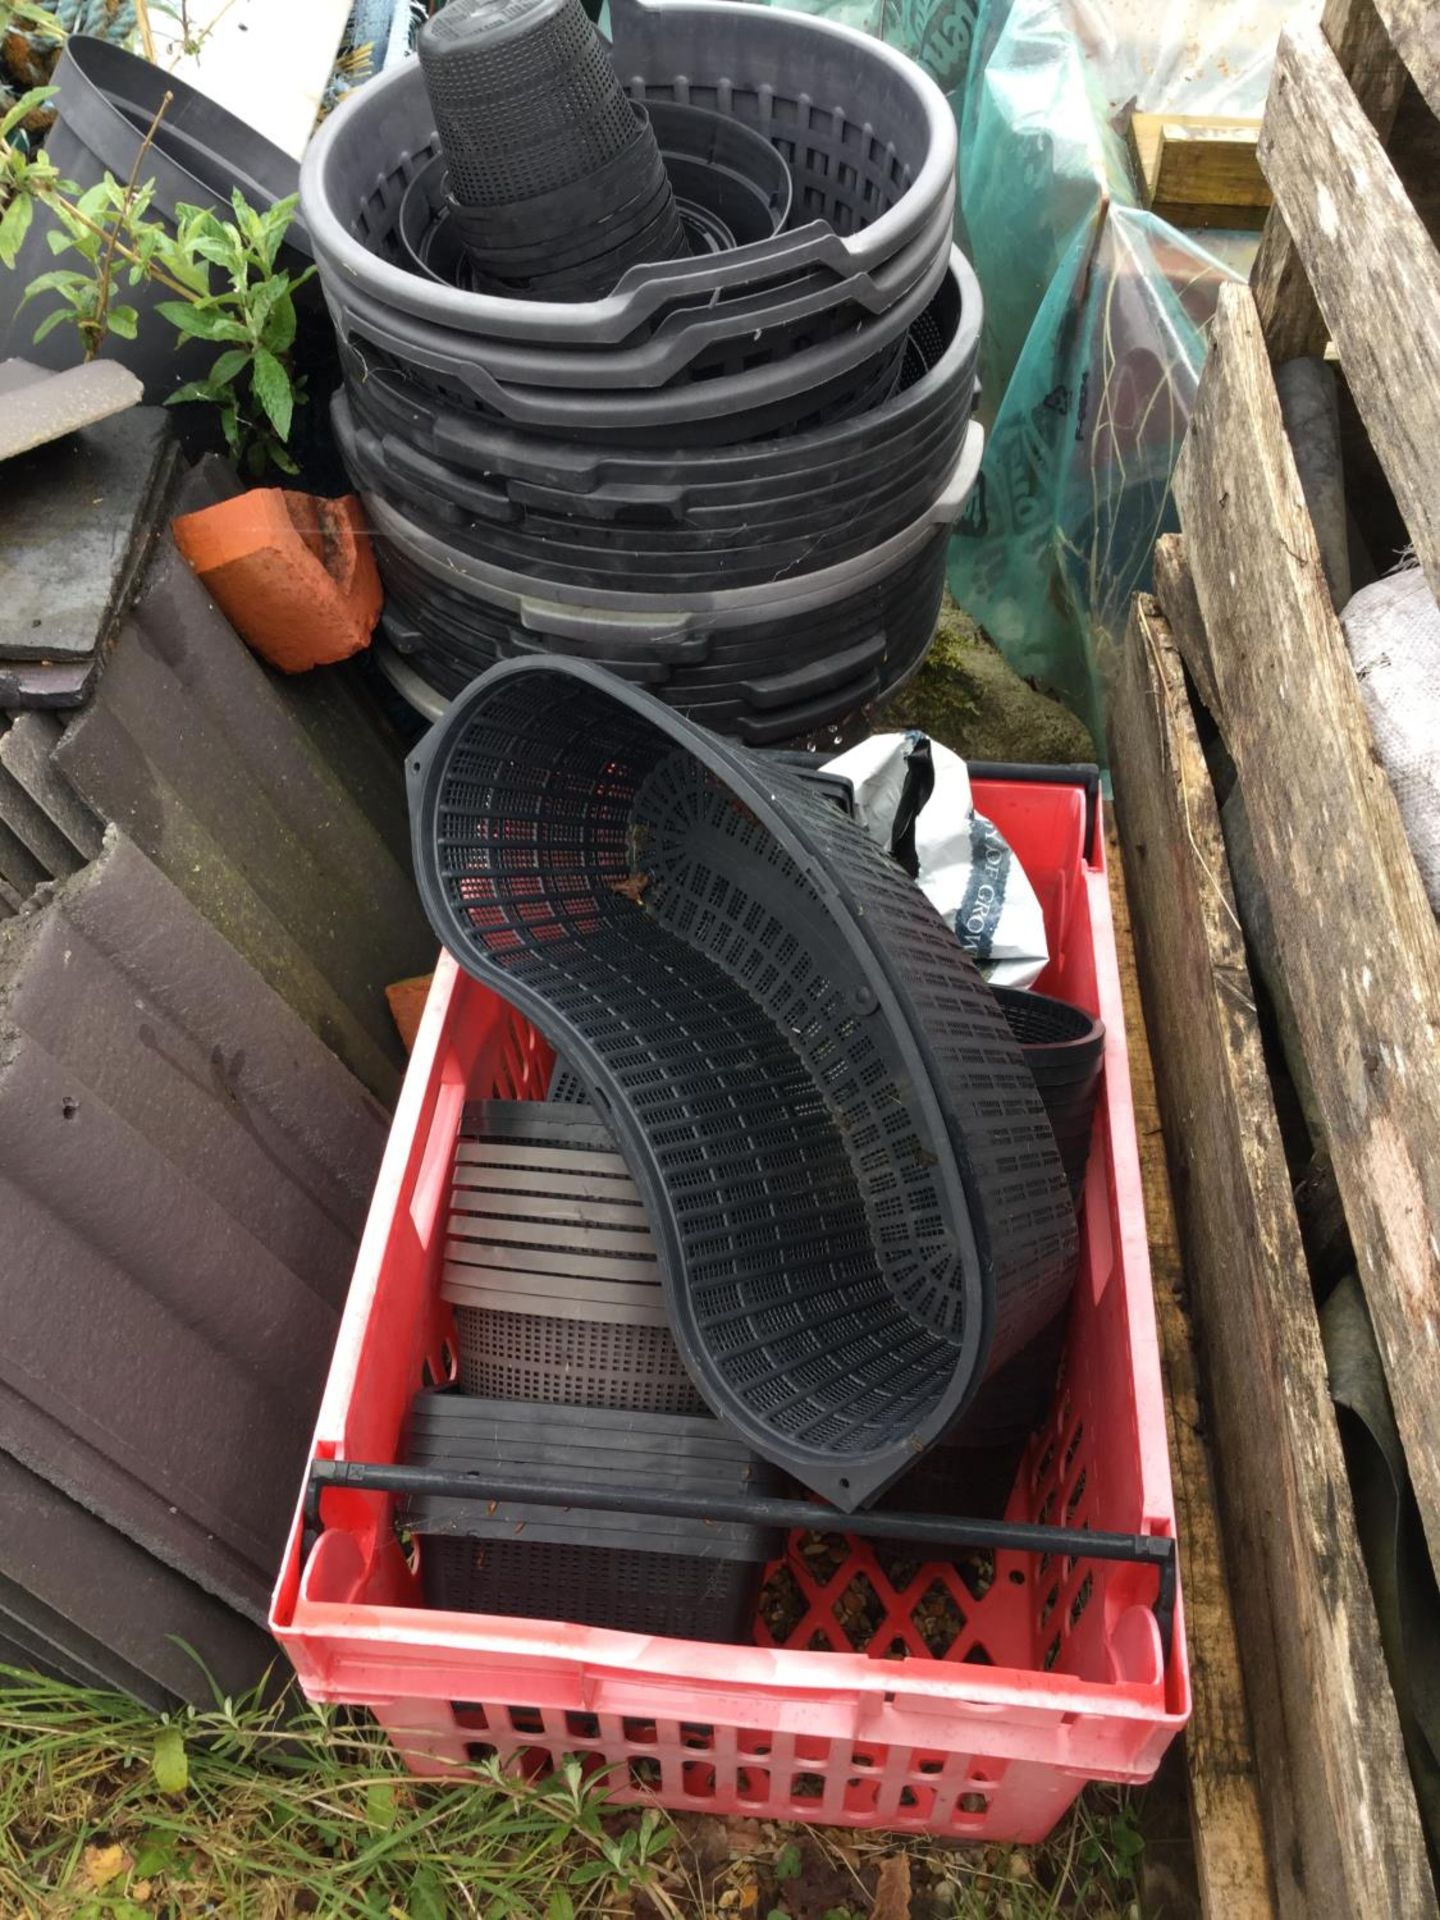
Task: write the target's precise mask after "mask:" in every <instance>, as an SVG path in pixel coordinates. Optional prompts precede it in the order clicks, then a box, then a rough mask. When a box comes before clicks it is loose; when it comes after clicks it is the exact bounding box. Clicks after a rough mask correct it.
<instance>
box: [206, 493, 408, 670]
mask: <svg viewBox="0 0 1440 1920" xmlns="http://www.w3.org/2000/svg"><path fill="white" fill-rule="evenodd" d="M172 531H173V532H174V535H175V540H176V544H177V545H178V546H179V548H180V551H181V552H182V553H183V554H184V556H185V558H186V559H187V560H188V561H189V562H190V565H191V566H192V567H193V568H194V570H195V572H196V573H197V574H198V575H199V577H200V579H201V580H202V581H203V582H204V583H205V586H206V588H207V589H208V591H209V592H210V594H211V595H212V596H213V598H214V600H215V602H216V604H217V606H218V607H219V608H220V610H221V612H222V613H223V614H224V615H225V617H226V619H227V620H229V622H230V624H231V625H232V626H233V627H234V628H235V630H236V632H237V633H239V634H240V635H241V636H242V637H243V638H244V639H245V640H246V641H248V643H249V644H250V645H251V646H252V647H253V648H254V649H255V651H256V653H258V654H259V655H260V656H261V658H262V659H264V660H268V661H269V662H270V664H271V666H274V667H279V668H281V669H282V670H283V671H284V672H286V673H304V672H305V671H306V669H307V668H309V667H319V666H324V665H326V664H327V663H328V662H330V661H332V660H344V659H346V658H348V657H349V655H350V654H352V653H358V652H359V651H360V649H361V648H362V647H367V646H369V644H370V635H371V634H372V632H373V631H374V628H375V622H376V621H377V620H378V619H379V618H380V608H381V605H382V604H383V601H384V593H383V590H382V588H381V586H380V576H379V574H378V573H377V572H376V570H375V556H374V554H373V553H372V552H371V550H370V536H369V534H368V532H367V531H366V528H365V523H364V514H363V510H362V508H361V505H360V502H359V501H358V500H357V499H356V498H355V496H354V495H353V494H347V495H346V496H345V498H344V499H343V500H322V499H320V498H319V497H318V496H317V495H315V494H312V493H292V492H290V491H289V490H288V489H286V488H283V487H255V488H252V489H251V491H250V492H249V493H242V494H239V495H237V496H236V498H235V499H233V500H222V501H220V502H219V503H218V504H217V505H216V506H213V507H203V508H201V510H200V511H199V512H198V513H186V514H182V515H181V516H180V518H179V519H178V520H176V521H175V522H174V523H173V527H172Z"/></svg>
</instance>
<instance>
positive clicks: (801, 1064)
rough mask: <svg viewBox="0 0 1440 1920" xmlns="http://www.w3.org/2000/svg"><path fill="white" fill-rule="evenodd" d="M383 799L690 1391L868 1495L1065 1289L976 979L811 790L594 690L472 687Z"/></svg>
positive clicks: (1033, 1113) (573, 669) (531, 672)
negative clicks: (658, 1280) (658, 1296)
mask: <svg viewBox="0 0 1440 1920" xmlns="http://www.w3.org/2000/svg"><path fill="white" fill-rule="evenodd" d="M410 779H411V806H412V821H413V830H414V842H415V858H416V871H417V876H418V879H419V883H420V888H421V892H422V896H423V898H424V900H425V904H426V908H427V911H428V912H429V914H430V917H431V921H432V923H433V925H434V926H435V928H436V930H437V932H438V933H439V935H440V938H441V939H442V940H443V941H444V943H445V944H446V946H447V947H449V949H450V950H451V952H452V953H454V955H455V957H456V958H457V960H458V961H459V962H460V964H461V965H462V966H464V967H466V968H467V969H468V970H469V971H470V972H471V973H472V974H474V975H475V976H476V977H477V978H479V979H482V980H484V981H485V982H487V983H488V984H490V985H491V986H493V987H495V988H496V989H497V990H498V991H499V992H500V993H502V994H503V995H504V996H505V997H506V998H507V999H508V1000H511V1001H512V1002H513V1003H514V1004H515V1005H517V1006H518V1007H520V1008H521V1009H522V1010H523V1011H524V1012H525V1013H527V1014H528V1015H529V1016H530V1017H531V1018H532V1019H534V1020H535V1022H536V1023H537V1025H538V1026H539V1027H540V1028H541V1030H542V1031H543V1032H544V1033H545V1034H546V1035H547V1037H548V1038H549V1039H550V1040H551V1041H552V1042H554V1044H555V1045H556V1047H557V1049H558V1050H559V1051H561V1052H563V1053H564V1055H565V1057H566V1058H567V1059H568V1060H569V1061H570V1063H571V1065H572V1066H573V1067H574V1068H575V1069H576V1071H577V1072H578V1074H579V1076H580V1078H581V1080H582V1082H583V1083H584V1088H585V1092H586V1094H587V1096H588V1097H589V1099H590V1101H591V1103H592V1104H593V1105H594V1106H595V1108H596V1110H597V1115H598V1117H600V1118H602V1119H603V1121H604V1123H605V1124H606V1125H607V1126H608V1127H609V1128H610V1131H611V1132H612V1133H613V1134H614V1136H615V1138H616V1141H617V1143H618V1145H619V1146H620V1149H621V1151H622V1153H623V1155H624V1157H625V1159H626V1161H627V1163H628V1165H629V1167H630V1170H631V1172H632V1174H633V1175H634V1177H635V1180H636V1183H637V1185H638V1187H639V1190H640V1193H641V1196H642V1198H643V1199H644V1202H645V1206H646V1210H647V1213H648V1215H649V1219H650V1224H651V1230H652V1232H653V1234H654V1236H655V1240H656V1243H657V1245H658V1246H659V1248H660V1249H661V1264H662V1267H663V1270H664V1277H665V1284H666V1287H667V1304H668V1308H669V1314H670V1323H671V1328H672V1331H673V1332H674V1334H675V1338H676V1342H677V1344H678V1346H679V1348H680V1352H681V1356H682V1358H683V1359H684V1361H685V1363H686V1365H687V1367H688V1368H689V1369H690V1372H691V1374H692V1376H693V1377H694V1379H695V1381H696V1384H697V1385H698V1386H699V1387H700V1389H701V1391H702V1392H703V1393H704V1394H705V1396H706V1398H707V1400H708V1401H709V1402H710V1404H711V1406H712V1407H714V1408H715V1410H716V1412H717V1413H719V1414H720V1415H721V1416H722V1417H723V1418H724V1419H725V1420H726V1421H728V1422H729V1423H730V1424H731V1425H732V1426H733V1427H734V1428H735V1429H736V1430H737V1431H738V1432H739V1433H740V1434H741V1435H742V1436H743V1437H744V1438H745V1440H746V1441H747V1442H748V1443H749V1444H750V1445H751V1446H753V1447H754V1448H755V1450H756V1451H757V1452H759V1453H761V1454H763V1455H764V1456H765V1457H766V1458H768V1459H770V1460H772V1461H774V1462H775V1463H776V1464H777V1465H780V1466H782V1467H784V1468H785V1469H786V1470H787V1471H789V1472H791V1473H793V1474H794V1475H795V1477H796V1478H797V1479H799V1480H800V1481H802V1482H803V1483H804V1484H805V1485H807V1486H809V1487H811V1488H813V1489H814V1490H815V1491H816V1492H817V1493H820V1494H822V1495H824V1496H825V1497H826V1498H828V1499H830V1500H832V1501H834V1503H835V1504H836V1505H837V1506H839V1507H842V1508H844V1509H846V1510H853V1509H855V1508H857V1507H860V1506H863V1505H865V1504H866V1503H867V1502H868V1501H870V1500H872V1499H874V1498H875V1497H876V1496H877V1495H878V1494H879V1493H880V1492H881V1491H882V1490H883V1489H884V1488H885V1487H886V1486H887V1485H889V1484H890V1482H891V1481H893V1480H894V1479H895V1478H896V1477H897V1476H898V1475H899V1474H900V1473H901V1472H902V1471H903V1470H904V1469H905V1468H906V1467H907V1466H908V1465H910V1464H912V1463H913V1461H914V1459H915V1457H916V1455H917V1454H918V1453H920V1452H922V1451H923V1450H924V1449H925V1448H926V1447H927V1446H928V1445H929V1444H931V1442H933V1441H934V1440H935V1439H937V1438H938V1437H939V1436H940V1435H941V1434H943V1433H944V1432H945V1431H946V1429H947V1428H948V1427H949V1426H950V1425H951V1424H952V1422H953V1421H954V1420H955V1418H956V1416H957V1415H958V1414H959V1413H960V1412H961V1411H962V1409H963V1408H964V1407H965V1405H966V1404H967V1402H968V1401H969V1399H970V1398H971V1396H972V1394H973V1393H974V1392H975V1390H976V1389H977V1388H978V1387H979V1385H980V1383H981V1381H982V1380H983V1379H984V1377H985V1375H986V1373H987V1372H988V1371H990V1370H992V1369H994V1368H996V1367H998V1366H1000V1365H1002V1364H1003V1363H1004V1362H1005V1361H1006V1360H1008V1359H1009V1358H1010V1356H1011V1355H1012V1354H1014V1353H1016V1352H1018V1351H1019V1350H1020V1348H1021V1347H1023V1346H1024V1345H1025V1343H1026V1342H1027V1341H1028V1340H1029V1339H1030V1338H1031V1337H1032V1336H1033V1335H1034V1334H1035V1333H1037V1332H1038V1331H1039V1329H1040V1328H1041V1327H1043V1326H1044V1325H1046V1324H1047V1323H1048V1321H1049V1320H1050V1319H1051V1318H1052V1317H1053V1315H1054V1313H1055V1312H1056V1311H1057V1310H1058V1308H1059V1307H1060V1305H1061V1304H1062V1303H1063V1301H1064V1298H1065V1294H1066V1290H1067V1289H1068V1287H1069V1285H1070V1280H1071V1275H1072V1271H1073V1261H1074V1254H1075V1244H1076V1228H1075V1218H1074V1211H1073V1208H1072V1206H1071V1202H1070V1196H1069V1192H1068V1190H1067V1187H1066V1183H1065V1175H1064V1170H1063V1168H1062V1165H1061V1162H1060V1157H1059V1154H1058V1151H1057V1149H1056V1145H1055V1139H1054V1135H1053V1133H1052V1131H1051V1128H1050V1124H1049V1122H1048V1120H1047V1119H1046V1116H1045V1110H1044V1107H1043V1106H1042V1104H1041V1102H1040V1098H1039V1095H1038V1093H1037V1091H1036V1087H1035V1082H1034V1080H1033V1078H1032V1076H1031V1074H1030V1070H1029V1068H1028V1067H1027V1066H1026V1064H1025V1059H1024V1056H1023V1055H1022V1053H1021V1051H1020V1048H1019V1047H1018V1045H1017V1044H1016V1042H1015V1041H1014V1039H1013V1038H1012V1036H1011V1033H1010V1030H1009V1027H1008V1026H1007V1024H1006V1022H1005V1019H1004V1016H1003V1015H1002V1014H1001V1012H1000V1010H999V1008H998V1006H997V1005H996V1003H995V999H994V996H993V995H992V994H991V992H990V990H989V988H988V987H987V986H986V984H985V982H984V981H983V980H982V979H981V977H980V975H979V974H978V972H976V971H975V969H974V967H973V966H972V965H971V963H970V961H969V960H968V959H967V957H966V956H965V955H964V953H963V952H962V950H961V949H960V948H959V947H958V945H957V943H956V940H955V937H954V934H953V932H952V931H951V930H950V929H949V928H948V927H947V926H946V924H945V922H944V921H943V920H942V919H941V917H940V916H939V914H937V913H936V912H935V910H934V909H933V908H932V907H931V906H930V904H929V902H928V901H927V900H926V899H925V897H924V895H923V894H922V893H921V892H920V891H919V889H918V888H917V887H916V886H915V885H914V884H913V883H912V882H911V881H910V880H909V879H908V878H907V876H906V875H905V874H904V873H902V872H901V870H900V869H899V868H898V867H896V866H895V865H894V864H893V863H892V862H890V861H889V860H888V859H887V858H886V856H885V855H884V854H883V853H882V852H881V850H880V849H879V848H878V847H877V846H876V845H875V844H874V842H872V841H871V840H870V839H869V838H868V837H867V836H866V835H865V833H864V832H863V831H862V830H860V829H859V828H858V827H856V826H855V824H854V823H853V822H852V821H849V820H847V819H846V818H845V817H844V816H843V815H842V814H841V813H840V812H839V810H838V809H837V808H836V807H835V806H834V805H833V804H832V803H831V801H829V800H828V799H827V798H826V797H825V796H824V794H823V793H822V792H820V791H819V790H818V789H817V788H816V787H815V786H814V784H813V783H811V782H809V781H807V780H805V779H804V778H802V777H800V776H799V775H797V774H793V773H791V772H790V771H789V770H788V769H787V768H785V767H783V766H780V765H776V764H773V763H772V762H770V761H768V760H767V759H766V757H764V756H755V755H752V754H750V753H748V752H747V751H746V750H744V749H743V748H738V747H734V746H731V745H729V744H727V743H726V742H724V741H722V740H720V739H719V738H717V737H715V736H712V735H710V734H709V733H707V732H705V731H704V730H703V729H701V728H698V727H696V726H694V725H693V724H691V723H690V722H688V721H687V720H685V719H683V718H682V717H681V716H679V715H678V714H676V713H674V712H673V711H671V710H670V709H668V708H667V707H665V706H663V705H662V704H661V703H660V702H658V701H657V700H655V699H654V698H653V697H652V696H650V695H649V694H647V693H645V692H643V691H641V690H640V689H638V688H634V687H631V686H628V685H626V684H625V683H624V682H622V681H620V680H618V679H616V678H614V677H613V676H611V675H609V674H607V673H605V672H604V671H603V670H602V669H600V668H597V667H594V666H591V665H588V664H585V663H580V662H574V661H559V660H533V661H515V662H509V663H507V664H505V665H503V666H500V667H497V668H495V669H493V670H492V671H491V672H489V673H487V674H486V675H484V676H483V677H482V678H481V679H480V680H478V681H476V682H475V683H474V684H473V685H472V686H471V687H470V688H468V689H467V691H466V692H465V693H463V694H462V695H461V696H460V698H459V699H458V700H457V701H456V702H455V703H454V705H453V706H452V707H451V708H450V710H449V712H448V713H447V714H446V716H445V718H444V719H443V720H442V721H441V722H440V723H439V724H438V725H437V726H436V727H435V728H434V729H433V730H432V731H431V733H430V734H429V735H428V736H427V739H426V740H425V741H424V742H422V744H421V747H420V748H419V749H418V750H417V752H416V754H415V755H413V756H412V760H411V766H410Z"/></svg>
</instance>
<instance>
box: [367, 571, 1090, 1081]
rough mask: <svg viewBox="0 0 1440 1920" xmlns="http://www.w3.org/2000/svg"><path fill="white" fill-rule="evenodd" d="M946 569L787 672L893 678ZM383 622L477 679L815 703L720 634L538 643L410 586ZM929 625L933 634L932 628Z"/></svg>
mask: <svg viewBox="0 0 1440 1920" xmlns="http://www.w3.org/2000/svg"><path fill="white" fill-rule="evenodd" d="M936 559H938V560H939V561H940V562H941V567H940V569H937V568H936V567H935V564H934V561H935V560H936ZM942 570H943V554H940V555H936V556H933V557H932V556H931V555H930V554H927V553H924V552H922V553H920V554H919V555H917V556H916V560H915V562H914V563H913V574H911V575H910V577H908V578H907V580H906V581H905V583H904V585H903V586H901V587H899V588H897V590H896V594H895V601H896V603H897V604H895V605H893V606H883V607H881V608H878V609H876V610H875V611H874V612H873V613H869V614H865V613H862V614H861V616H860V617H859V618H858V619H857V620H856V622H855V623H854V625H853V626H852V627H851V628H850V629H849V630H847V631H845V632H843V633H841V634H839V635H837V636H835V637H834V638H833V640H832V638H831V636H830V635H829V634H828V633H824V632H823V631H822V632H821V633H820V634H818V635H812V634H809V633H807V634H805V635H804V636H803V639H802V640H801V641H799V642H798V643H797V645H796V647H795V649H794V651H793V653H791V652H787V654H786V655H785V669H786V671H787V672H791V673H793V672H794V671H796V670H798V671H799V672H800V673H802V674H811V673H813V674H817V675H820V674H824V673H826V672H835V673H836V678H835V680H834V686H835V687H837V688H838V687H841V686H844V685H848V684H849V683H850V682H852V681H855V680H858V679H861V678H863V677H864V674H865V673H866V672H867V671H868V670H869V669H870V668H872V667H873V668H876V669H881V668H883V669H884V670H885V673H886V675H887V678H888V676H889V674H890V672H891V670H892V669H893V668H894V667H895V665H896V663H897V662H898V661H901V660H905V661H908V660H909V658H910V657H911V655H912V654H914V653H916V651H917V648H918V651H919V652H920V653H922V654H923V651H924V648H925V646H926V645H927V644H928V642H929V638H930V633H929V631H928V630H927V631H926V632H924V633H923V634H920V633H918V631H917V630H918V628H919V627H921V626H922V625H924V624H925V621H924V619H923V618H922V610H923V613H924V614H925V615H928V614H929V612H930V608H931V606H932V604H933V602H934V600H935V598H936V597H937V596H938V593H939V591H940V589H941V586H942V584H943V582H942V580H941V579H940V572H941V571H942ZM382 577H383V576H382ZM382 619H383V620H384V622H385V629H386V633H387V635H388V636H389V638H390V640H391V643H392V644H393V645H394V646H395V648H396V650H397V651H398V652H400V653H402V654H404V655H405V656H406V657H407V658H411V657H417V656H420V655H422V654H423V655H426V656H429V657H432V658H437V659H440V660H442V661H444V662H446V663H447V664H449V665H451V666H453V667H455V668H457V669H463V670H465V671H466V673H467V675H468V677H469V678H471V679H473V678H474V677H475V675H476V674H479V673H483V672H484V671H485V670H486V668H488V667H492V666H494V665H495V663H496V662H497V661H499V660H505V659H514V658H519V657H521V656H522V655H530V654H535V653H556V654H563V655H565V656H566V657H569V658H574V659H581V660H590V661H592V662H593V663H594V664H595V665H597V666H602V667H606V668H608V669H609V670H610V671H611V672H612V673H617V674H619V675H621V676H622V678H626V679H638V680H640V681H641V682H642V684H645V685H652V686H656V687H661V686H663V687H664V688H665V696H664V697H665V699H666V701H667V702H668V703H669V704H670V705H672V706H673V705H685V704H687V703H688V702H690V701H692V700H693V701H695V702H712V703H713V702H720V701H727V700H734V701H736V702H738V703H740V704H741V705H744V706H747V707H750V708H754V709H755V710H756V711H757V712H759V711H764V710H766V709H767V708H768V709H772V710H777V711H778V710H780V709H782V708H783V709H786V710H788V709H791V708H794V707H798V706H803V705H805V704H807V703H808V700H809V698H810V690H809V689H807V690H806V692H805V694H804V697H801V696H799V695H797V696H796V697H795V698H794V699H789V700H784V699H782V700H779V701H775V700H766V699H764V698H757V694H756V689H757V687H760V686H763V685H764V684H765V683H766V682H767V681H768V680H769V679H770V678H771V676H772V675H773V673H774V671H775V657H774V655H773V653H770V652H767V651H759V650H757V651H756V652H754V653H747V652H745V651H744V650H743V646H736V647H735V648H728V647H727V646H726V645H725V644H724V638H723V635H722V636H717V635H714V634H711V633H701V634H695V635H688V636H685V637H684V642H683V645H682V647H679V648H677V647H673V646H669V645H667V644H666V643H665V642H664V641H663V640H662V641H661V642H660V643H659V644H657V645H655V646H654V647H651V648H647V647H646V645H645V644H644V637H643V635H641V636H637V635H635V634H633V633H627V634H621V635H617V636H616V637H615V638H614V639H613V641H611V642H609V643H608V644H607V643H606V642H605V641H601V640H597V641H591V640H589V639H588V638H580V639H575V638H573V637H571V636H568V635H565V634H537V633H534V632H532V631H531V630H530V629H529V628H527V627H525V626H522V625H519V624H517V623H516V622H514V621H513V620H506V619H504V618H503V616H502V617H500V618H498V619H496V620H495V621H494V622H493V623H492V624H491V625H490V626H489V627H480V626H470V625H464V624H461V623H460V622H459V621H456V620H446V619H445V618H443V617H439V616H438V615H437V614H436V613H435V612H434V611H432V610H431V608H430V607H428V606H427V605H426V604H425V603H424V602H423V601H421V602H418V603H417V602H415V601H413V600H412V599H411V598H410V596H409V593H408V589H407V587H406V585H405V583H404V582H402V583H401V585H400V587H399V589H398V590H397V591H395V592H393V593H392V594H391V595H390V597H389V599H388V601H387V603H386V607H385V612H384V614H383V615H382ZM930 624H931V625H932V626H933V620H932V621H931V623H930ZM731 631H732V632H734V631H738V630H731ZM907 632H908V633H909V635H910V643H909V644H908V645H905V644H902V642H903V640H904V637H905V635H906V633H907ZM847 658H854V659H855V660H856V664H855V665H853V666H851V667H848V668H846V669H845V670H844V671H843V672H837V664H836V663H837V661H843V660H845V659H847ZM821 691H823V689H821ZM682 693H683V695H684V698H683V699H681V697H680V696H681V694H682ZM1097 1070H1098V1062H1097V1063H1095V1065H1094V1066H1092V1069H1091V1075H1089V1076H1087V1078H1088V1077H1093V1073H1094V1072H1095V1071H1097ZM1047 1084H1048V1082H1047ZM1066 1084H1069V1083H1066Z"/></svg>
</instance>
